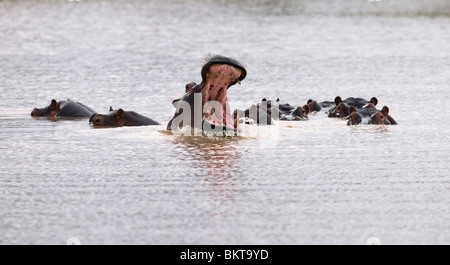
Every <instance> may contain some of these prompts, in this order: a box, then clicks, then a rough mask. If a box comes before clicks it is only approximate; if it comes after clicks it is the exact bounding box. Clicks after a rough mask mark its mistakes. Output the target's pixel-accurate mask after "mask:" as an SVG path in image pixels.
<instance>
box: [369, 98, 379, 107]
mask: <svg viewBox="0 0 450 265" xmlns="http://www.w3.org/2000/svg"><path fill="white" fill-rule="evenodd" d="M370 103H372V104H373V105H375V106H376V105H377V104H378V99H377V98H376V97H372V98H371V99H370Z"/></svg>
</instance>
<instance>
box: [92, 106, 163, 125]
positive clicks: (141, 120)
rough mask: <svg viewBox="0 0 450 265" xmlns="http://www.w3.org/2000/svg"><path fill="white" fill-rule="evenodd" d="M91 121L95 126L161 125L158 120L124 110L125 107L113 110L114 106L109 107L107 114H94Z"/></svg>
mask: <svg viewBox="0 0 450 265" xmlns="http://www.w3.org/2000/svg"><path fill="white" fill-rule="evenodd" d="M89 122H90V123H92V125H93V126H94V127H122V126H144V125H159V123H158V122H156V121H154V120H152V119H150V118H147V117H145V116H142V115H141V114H139V113H136V112H134V111H124V110H123V109H118V110H113V108H112V107H110V108H109V112H108V113H107V114H94V115H92V116H91V118H90V119H89Z"/></svg>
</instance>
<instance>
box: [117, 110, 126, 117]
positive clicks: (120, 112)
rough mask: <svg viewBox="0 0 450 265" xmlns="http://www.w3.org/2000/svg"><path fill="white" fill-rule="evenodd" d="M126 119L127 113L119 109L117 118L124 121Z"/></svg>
mask: <svg viewBox="0 0 450 265" xmlns="http://www.w3.org/2000/svg"><path fill="white" fill-rule="evenodd" d="M124 117H125V112H124V111H123V109H119V110H118V111H117V113H116V118H119V119H123V118H124Z"/></svg>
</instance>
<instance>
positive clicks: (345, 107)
mask: <svg viewBox="0 0 450 265" xmlns="http://www.w3.org/2000/svg"><path fill="white" fill-rule="evenodd" d="M334 103H335V106H334V107H332V108H331V109H330V110H329V111H328V117H330V118H337V117H338V118H345V117H347V116H348V115H350V110H349V108H350V106H353V107H355V109H362V108H375V106H376V105H377V104H378V99H377V98H376V97H372V98H371V99H370V100H369V101H368V100H365V99H363V98H354V97H350V98H347V99H345V100H342V98H341V97H340V96H337V97H336V98H335V99H334Z"/></svg>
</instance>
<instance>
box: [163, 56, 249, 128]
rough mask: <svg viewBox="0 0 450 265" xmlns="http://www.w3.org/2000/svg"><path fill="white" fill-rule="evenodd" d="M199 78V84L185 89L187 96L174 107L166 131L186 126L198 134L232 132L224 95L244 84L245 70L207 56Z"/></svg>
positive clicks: (232, 62)
mask: <svg viewBox="0 0 450 265" xmlns="http://www.w3.org/2000/svg"><path fill="white" fill-rule="evenodd" d="M200 74H201V77H202V81H201V82H200V84H195V83H191V85H189V87H187V88H186V91H187V93H186V94H185V95H184V96H183V97H182V98H181V99H180V100H179V101H177V102H176V104H174V105H176V111H175V114H174V116H173V117H172V119H171V120H170V121H169V123H168V124H167V130H172V131H176V130H179V129H181V128H183V127H185V126H190V127H191V128H195V129H200V131H201V132H203V131H214V132H220V131H222V132H223V131H227V132H229V131H231V132H236V131H237V128H236V126H235V124H234V121H233V119H232V117H231V112H230V110H229V109H230V108H229V105H228V100H227V91H228V89H229V88H230V87H231V86H233V85H235V84H236V83H238V84H240V83H241V82H242V80H244V78H245V77H246V75H247V71H246V69H245V67H244V66H243V65H242V64H241V63H240V62H238V61H237V60H235V59H232V58H229V57H225V56H222V55H210V56H208V57H207V58H206V60H205V63H204V65H203V66H202V68H201V72H200ZM194 84H195V85H194ZM191 86H192V87H191ZM194 132H195V130H194ZM195 133H196V132H195Z"/></svg>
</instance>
